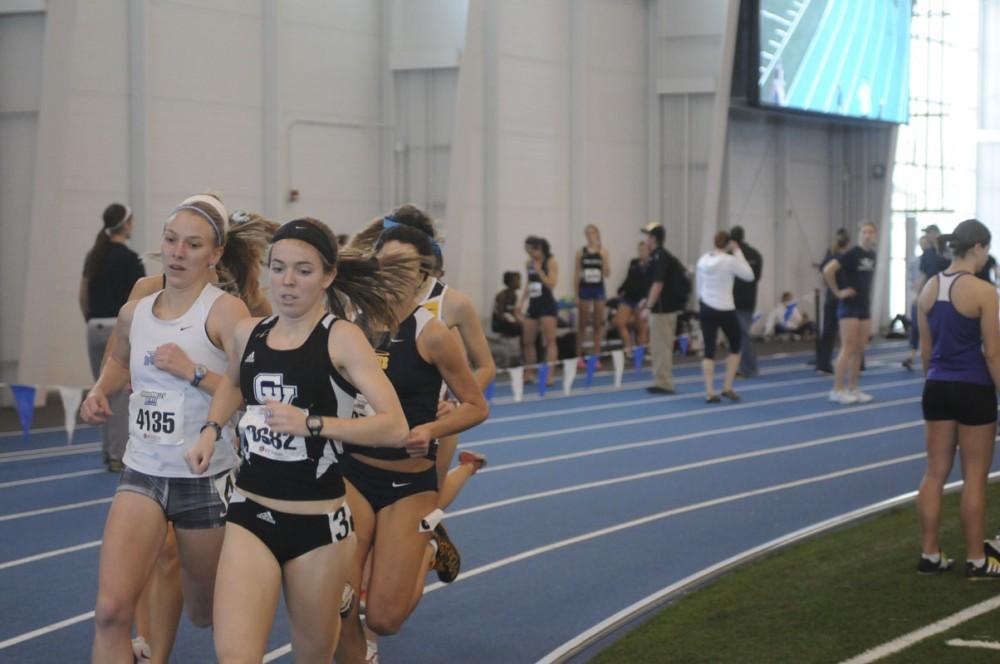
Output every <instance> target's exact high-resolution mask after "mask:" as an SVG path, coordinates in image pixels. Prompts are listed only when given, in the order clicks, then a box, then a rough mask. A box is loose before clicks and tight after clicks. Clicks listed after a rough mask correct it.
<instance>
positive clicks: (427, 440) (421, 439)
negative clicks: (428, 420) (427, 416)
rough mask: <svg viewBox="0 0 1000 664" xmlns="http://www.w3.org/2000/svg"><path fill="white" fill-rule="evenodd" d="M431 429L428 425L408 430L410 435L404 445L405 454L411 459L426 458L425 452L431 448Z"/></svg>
mask: <svg viewBox="0 0 1000 664" xmlns="http://www.w3.org/2000/svg"><path fill="white" fill-rule="evenodd" d="M431 440H433V437H432V436H431V427H430V425H429V424H421V425H418V426H415V427H413V429H411V430H410V435H409V436H407V437H406V444H405V445H404V447H405V449H406V453H407V454H409V455H410V456H411V457H423V456H427V451H428V450H429V449H430V448H431Z"/></svg>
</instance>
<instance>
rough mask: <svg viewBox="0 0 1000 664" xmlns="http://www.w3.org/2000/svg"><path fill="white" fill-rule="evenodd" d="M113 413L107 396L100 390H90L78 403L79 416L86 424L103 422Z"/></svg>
mask: <svg viewBox="0 0 1000 664" xmlns="http://www.w3.org/2000/svg"><path fill="white" fill-rule="evenodd" d="M113 414H114V413H112V412H111V404H109V403H108V398H107V397H106V396H104V392H101V391H100V390H91V391H90V394H88V395H87V398H86V399H84V401H83V403H82V404H80V417H81V418H82V419H83V421H84V422H86V423H87V424H103V423H104V422H105V421H106V420H107V419H108V418H109V417H111V416H112V415H113Z"/></svg>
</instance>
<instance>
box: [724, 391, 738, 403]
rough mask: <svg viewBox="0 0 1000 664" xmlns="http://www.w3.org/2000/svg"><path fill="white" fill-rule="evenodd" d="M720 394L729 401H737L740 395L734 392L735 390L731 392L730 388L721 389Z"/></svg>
mask: <svg viewBox="0 0 1000 664" xmlns="http://www.w3.org/2000/svg"><path fill="white" fill-rule="evenodd" d="M722 396H724V397H726V398H727V399H729V400H730V401H739V400H740V395H738V394H736V392H733V391H732V390H723V391H722Z"/></svg>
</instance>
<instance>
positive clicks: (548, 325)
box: [517, 235, 559, 385]
mask: <svg viewBox="0 0 1000 664" xmlns="http://www.w3.org/2000/svg"><path fill="white" fill-rule="evenodd" d="M524 250H525V251H526V252H527V253H528V258H529V260H528V263H527V266H526V277H525V284H526V288H525V289H524V290H523V291H522V292H521V299H520V300H519V301H518V303H517V307H518V309H521V307H522V306H523V305H524V302H525V300H527V301H528V312H527V316H526V317H525V319H524V327H523V331H524V362H525V364H526V365H528V366H531V365H534V364H535V362H536V361H537V360H538V352H537V350H536V349H535V342H536V341H537V340H538V333H539V331H541V333H542V337H543V339H544V341H545V361H546V362H547V363H548V364H549V375H548V379H547V381H546V382H547V383H548V384H549V385H552V384H553V383H554V382H555V376H554V375H553V369H554V367H555V362H556V360H557V359H559V349H558V348H557V346H556V313H557V312H556V300H555V297H553V295H552V289H553V288H555V287H556V284H557V283H558V281H559V263H558V262H557V261H556V259H555V257H554V256H553V255H552V253H551V252H550V250H549V242H548V240H546V239H545V238H540V237H535V236H533V235H532V236H529V237H528V238H527V239H526V240H525V241H524ZM543 276H544V279H543ZM533 371H534V370H533V369H531V370H529V371H525V372H524V379H525V380H526V381H530V380H533V379H534V373H533Z"/></svg>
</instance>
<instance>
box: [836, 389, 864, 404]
mask: <svg viewBox="0 0 1000 664" xmlns="http://www.w3.org/2000/svg"><path fill="white" fill-rule="evenodd" d="M857 400H858V398H857V397H856V396H855V395H854V394H853V393H851V392H848V391H847V390H830V401H832V402H833V403H839V404H851V403H856V402H857Z"/></svg>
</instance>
